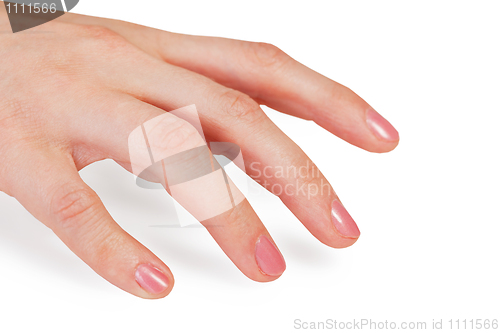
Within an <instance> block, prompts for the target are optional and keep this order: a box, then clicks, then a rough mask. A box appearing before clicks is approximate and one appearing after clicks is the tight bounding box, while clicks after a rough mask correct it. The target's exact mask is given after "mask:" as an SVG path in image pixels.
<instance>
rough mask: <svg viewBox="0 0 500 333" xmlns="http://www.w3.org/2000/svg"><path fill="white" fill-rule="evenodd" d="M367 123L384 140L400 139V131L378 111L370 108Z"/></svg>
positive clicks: (367, 112)
mask: <svg viewBox="0 0 500 333" xmlns="http://www.w3.org/2000/svg"><path fill="white" fill-rule="evenodd" d="M366 123H367V124H368V127H369V128H370V130H371V131H372V133H373V134H374V135H375V136H376V137H377V138H379V139H381V140H384V141H398V140H399V133H398V131H397V130H396V129H395V128H394V127H393V126H392V125H391V124H390V123H389V122H388V121H387V120H386V119H385V118H384V117H382V116H381V115H380V114H379V113H378V112H377V111H375V110H373V109H368V111H366Z"/></svg>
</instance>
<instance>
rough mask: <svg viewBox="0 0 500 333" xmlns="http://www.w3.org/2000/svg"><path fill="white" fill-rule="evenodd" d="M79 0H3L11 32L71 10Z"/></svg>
mask: <svg viewBox="0 0 500 333" xmlns="http://www.w3.org/2000/svg"><path fill="white" fill-rule="evenodd" d="M78 1H79V0H48V1H43V0H35V1H29V0H7V1H4V5H5V9H6V10H7V16H8V17H9V21H10V26H11V28H12V32H13V33H16V32H19V31H23V30H27V29H31V28H33V27H36V26H39V25H41V24H44V23H47V22H49V21H52V20H54V19H56V18H58V17H59V16H62V15H64V14H65V13H66V11H68V12H69V11H71V10H72V9H73V8H75V6H76V5H77V4H78Z"/></svg>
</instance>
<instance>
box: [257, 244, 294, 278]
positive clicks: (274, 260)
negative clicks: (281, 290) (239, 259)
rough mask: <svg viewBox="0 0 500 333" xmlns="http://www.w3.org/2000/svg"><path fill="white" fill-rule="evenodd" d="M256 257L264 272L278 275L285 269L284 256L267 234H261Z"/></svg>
mask: <svg viewBox="0 0 500 333" xmlns="http://www.w3.org/2000/svg"><path fill="white" fill-rule="evenodd" d="M255 259H256V260H257V265H259V268H260V270H261V271H262V273H264V274H266V275H272V276H278V275H281V274H282V273H283V272H284V271H285V268H286V264H285V260H284V259H283V256H282V255H281V253H280V252H279V251H278V249H277V248H276V246H274V244H273V243H271V241H270V240H269V239H267V237H266V236H260V238H259V240H258V241H257V244H256V245H255Z"/></svg>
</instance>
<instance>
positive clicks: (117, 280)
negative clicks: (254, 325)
mask: <svg viewBox="0 0 500 333" xmlns="http://www.w3.org/2000/svg"><path fill="white" fill-rule="evenodd" d="M0 30H2V31H10V27H9V23H8V19H7V15H6V13H5V8H4V6H3V5H0ZM33 32H50V33H33ZM0 45H2V47H1V48H0V58H1V59H2V62H1V63H0V77H2V80H0V88H1V91H2V98H1V99H0V159H1V160H2V163H1V164H0V190H1V191H3V192H5V193H7V194H8V195H10V196H13V197H15V198H16V199H17V200H19V202H20V203H21V204H22V205H23V206H24V207H25V208H26V209H27V210H28V211H29V212H30V213H31V214H33V216H35V217H36V218H37V219H39V220H40V221H41V222H42V223H44V224H45V225H46V226H47V227H49V228H51V229H52V230H53V231H54V232H55V233H56V234H57V236H58V237H60V239H61V240H62V241H63V242H64V243H65V244H66V245H67V246H68V247H69V248H70V249H71V250H72V251H73V252H74V253H75V254H76V255H78V256H79V257H80V258H81V259H82V260H84V261H85V262H86V263H87V264H88V265H89V266H90V267H91V268H92V269H94V270H95V271H96V272H97V273H98V274H100V275H101V276H102V277H103V278H105V279H106V280H108V281H109V282H111V283H112V284H114V285H116V286H117V287H119V288H121V289H123V290H125V291H127V292H129V293H131V294H133V295H136V296H139V297H143V298H161V297H164V296H166V295H167V294H168V293H169V292H170V291H171V289H172V287H173V281H174V278H173V276H172V273H171V272H170V270H169V268H168V267H167V266H166V265H165V264H164V263H163V262H162V261H161V260H160V259H159V258H157V257H156V256H155V255H154V254H152V253H151V252H150V251H149V250H148V249H147V248H145V247H144V246H143V245H142V244H140V243H139V242H138V241H137V240H135V239H134V238H133V237H132V236H130V235H129V234H127V233H126V232H125V231H124V230H123V229H121V228H120V226H119V225H118V224H117V223H116V222H115V221H114V220H113V219H112V217H111V216H110V214H109V213H108V212H107V211H106V209H105V207H104V206H103V204H102V202H101V201H100V199H99V197H98V196H97V195H96V193H95V192H93V191H92V190H91V189H90V188H89V187H88V186H87V185H86V184H85V183H84V182H83V181H82V179H81V178H80V177H79V174H78V171H79V170H81V169H82V168H84V167H85V166H87V165H89V164H91V163H94V162H96V161H100V160H104V159H113V160H114V161H116V162H117V163H118V164H120V165H121V166H123V167H124V168H125V169H127V170H129V171H132V167H131V163H130V157H129V151H128V146H127V139H128V136H129V134H130V133H131V132H132V131H133V130H134V129H135V128H136V127H138V126H140V125H141V124H142V123H144V122H146V121H147V120H149V119H152V118H155V117H157V116H160V115H163V114H164V113H165V112H166V111H170V110H174V109H177V108H180V107H183V106H186V105H191V104H195V105H196V107H197V110H198V113H199V115H200V118H201V122H202V126H203V130H204V132H205V136H206V138H207V140H208V141H218V142H233V143H236V144H238V145H239V146H240V147H241V149H242V152H243V155H244V157H245V163H246V170H247V172H248V174H249V176H251V177H253V178H254V179H255V180H257V181H258V182H260V183H262V184H264V181H265V182H266V185H264V186H266V187H267V188H268V189H269V190H271V189H272V186H273V185H274V184H279V185H280V186H281V187H285V186H286V185H289V184H292V185H291V186H297V183H296V179H295V178H287V177H266V176H264V173H263V170H264V168H265V167H266V166H272V167H273V168H277V167H284V168H286V167H287V166H290V165H291V166H294V167H295V168H297V169H299V168H300V167H301V166H310V167H309V168H308V169H307V170H308V173H307V175H306V176H305V177H302V178H300V179H298V180H299V185H300V184H303V183H306V184H318V185H319V184H324V183H328V181H327V180H326V179H325V178H324V176H323V175H322V174H321V173H319V172H318V171H317V169H314V168H315V167H311V166H314V163H312V161H310V160H309V158H308V157H307V155H306V154H305V153H304V152H303V151H302V150H301V149H300V148H299V147H298V146H297V145H296V144H295V143H294V142H293V141H292V140H290V138H288V137H287V136H286V135H285V134H284V133H283V132H282V131H281V130H280V129H279V128H278V127H276V125H275V124H273V123H272V122H271V121H270V120H269V118H268V117H267V116H266V115H265V114H264V112H263V111H262V110H261V108H260V105H267V106H269V107H271V108H274V109H276V110H278V111H281V112H284V113H287V114H290V115H294V116H297V117H300V118H304V119H309V120H314V121H315V122H316V123H317V124H318V125H320V126H322V127H324V128H325V129H327V130H328V131H330V132H331V133H333V134H334V135H336V136H338V137H340V138H342V139H344V140H345V141H347V142H349V143H351V144H353V145H355V146H358V147H360V148H362V149H365V150H367V151H371V152H378V153H382V152H388V151H390V150H392V149H394V148H395V147H396V146H397V144H398V140H393V141H387V140H384V139H381V138H379V137H377V136H376V135H374V134H373V132H372V131H370V129H369V127H368V126H367V123H366V115H365V114H366V110H367V109H369V108H370V106H369V105H368V104H367V103H366V102H365V101H364V100H363V99H361V98H360V97H359V96H357V95H356V94H355V93H354V92H352V91H351V90H350V89H348V88H346V87H344V86H342V85H341V84H339V83H336V82H334V81H332V80H330V79H328V78H326V77H324V76H322V75H321V74H318V73H316V72H314V71H312V70H311V69H309V68H307V67H305V66H304V65H302V64H300V63H298V62H296V61H295V60H294V59H292V58H291V57H290V56H288V55H287V54H285V53H284V52H283V51H281V50H280V49H279V48H277V47H275V46H273V45H269V44H264V43H252V42H244V41H238V40H230V39H224V38H212V37H199V36H189V35H181V34H175V33H170V32H165V31H160V30H155V29H151V28H147V27H143V26H138V25H134V24H131V23H127V22H122V21H115V20H108V19H100V18H94V17H88V16H82V15H76V14H66V15H64V16H62V17H60V18H58V19H56V20H55V21H52V22H49V23H46V24H44V25H42V26H39V27H36V28H33V29H30V30H29V31H26V32H20V33H16V34H9V33H4V34H0ZM171 123H172V127H171V128H168V126H167V128H165V129H164V130H165V145H166V147H167V148H169V149H170V148H172V149H174V150H175V148H179V147H178V146H177V147H176V146H175V145H176V143H175V141H176V140H175V137H179V135H183V137H184V138H185V140H183V143H182V144H183V145H185V147H189V146H190V145H191V146H193V147H195V146H197V145H199V139H200V138H199V137H197V134H196V130H195V129H194V128H193V127H192V126H191V125H190V124H189V123H188V122H186V121H183V120H182V119H180V118H175V116H172V121H171ZM256 162H258V163H256ZM252 163H253V164H252ZM256 166H257V167H256ZM319 186H320V185H319ZM327 186H330V185H329V184H328V185H327ZM336 198H337V196H336V194H335V192H334V191H333V190H332V191H331V193H330V194H326V195H325V194H323V195H316V196H312V197H307V196H305V195H301V194H295V195H287V194H286V193H284V194H281V196H280V199H281V200H282V201H283V202H284V203H285V205H286V206H287V207H288V208H289V209H290V210H291V211H292V212H293V213H294V214H295V215H296V216H297V218H298V219H299V220H300V221H301V222H302V223H303V224H304V226H305V227H306V228H307V229H308V230H309V231H310V232H311V233H312V234H313V235H314V236H315V237H316V238H317V239H318V240H320V241H321V242H322V243H324V244H326V245H328V246H331V247H335V248H344V247H348V246H350V245H352V244H354V243H355V242H356V240H357V238H352V237H351V238H350V237H343V236H342V235H341V234H339V232H338V231H337V230H336V229H335V228H334V226H333V224H332V219H331V214H330V210H331V203H332V201H333V200H334V199H336ZM202 223H203V224H204V225H205V226H206V227H207V230H208V231H209V233H210V234H211V235H212V236H213V237H214V239H215V240H216V242H217V243H218V244H219V245H220V246H221V248H222V249H223V250H224V252H225V253H226V254H227V256H228V257H229V258H230V259H231V260H232V261H233V262H234V264H235V265H236V266H237V267H238V268H239V269H240V270H241V271H242V272H243V273H244V274H245V275H246V276H248V277H249V278H250V279H252V280H255V281H260V282H267V281H272V280H275V279H276V278H278V277H279V276H271V275H267V274H265V273H263V272H262V271H261V270H260V269H259V267H258V265H257V264H256V262H255V259H254V256H255V254H254V253H255V244H256V241H257V239H258V237H259V236H260V235H265V236H267V237H268V238H269V240H271V242H272V238H271V236H270V235H269V233H268V232H267V230H266V228H265V227H264V225H263V224H262V222H261V221H260V219H259V218H258V216H257V215H256V214H255V212H254V210H253V209H252V207H251V206H250V204H249V203H248V201H247V200H244V201H243V202H242V203H241V204H239V205H237V206H236V207H235V208H234V209H232V210H230V211H227V212H225V213H223V214H221V215H218V216H216V217H214V218H211V219H209V220H207V221H202ZM211 225H223V226H224V228H220V227H211ZM144 263H148V264H151V265H152V266H154V267H156V268H158V269H159V270H161V271H162V272H163V273H164V274H165V275H166V276H167V278H168V280H169V281H170V282H169V285H168V288H167V289H165V290H164V291H163V292H161V293H159V294H151V293H149V292H147V291H145V290H144V289H142V288H141V287H140V285H139V284H138V283H137V281H136V280H135V278H134V272H135V269H136V268H137V266H138V265H139V264H144Z"/></svg>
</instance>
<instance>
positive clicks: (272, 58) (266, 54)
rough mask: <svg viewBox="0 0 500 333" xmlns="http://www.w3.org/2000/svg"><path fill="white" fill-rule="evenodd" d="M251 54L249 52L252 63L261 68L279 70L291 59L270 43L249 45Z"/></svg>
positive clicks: (252, 43)
mask: <svg viewBox="0 0 500 333" xmlns="http://www.w3.org/2000/svg"><path fill="white" fill-rule="evenodd" d="M248 46H249V47H250V50H251V52H247V54H248V55H249V57H250V58H251V59H250V61H251V62H253V63H255V64H256V65H257V66H259V67H265V68H270V69H276V70H277V69H279V68H280V67H282V66H283V65H284V64H285V63H286V62H287V61H288V60H289V59H290V57H289V56H288V55H287V54H286V53H285V52H283V51H282V50H281V49H280V48H278V47H277V46H274V45H272V44H268V43H255V42H251V43H248Z"/></svg>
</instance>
